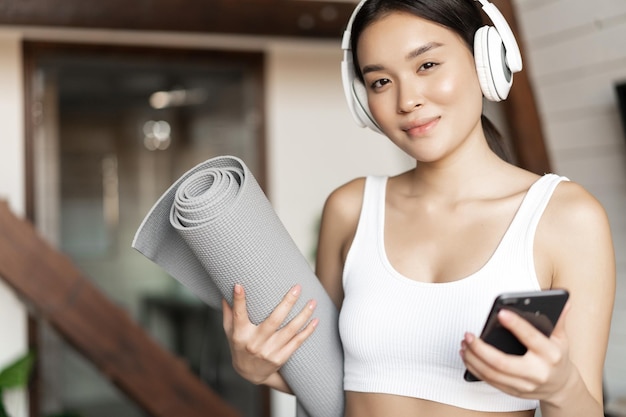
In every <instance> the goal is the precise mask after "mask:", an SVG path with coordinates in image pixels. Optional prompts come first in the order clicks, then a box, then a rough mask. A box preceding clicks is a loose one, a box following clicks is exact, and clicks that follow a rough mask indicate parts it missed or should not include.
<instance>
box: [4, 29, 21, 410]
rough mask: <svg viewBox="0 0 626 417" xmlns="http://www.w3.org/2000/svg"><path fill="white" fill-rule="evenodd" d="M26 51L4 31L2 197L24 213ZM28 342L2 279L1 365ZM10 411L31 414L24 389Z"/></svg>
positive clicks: (10, 396)
mask: <svg viewBox="0 0 626 417" xmlns="http://www.w3.org/2000/svg"><path fill="white" fill-rule="evenodd" d="M22 89H23V88H22V55H21V42H20V39H19V37H18V36H14V35H0V127H1V131H2V135H1V136H0V199H2V200H5V201H7V202H8V203H9V206H10V207H11V209H12V210H13V211H14V212H15V213H16V214H18V215H23V213H24V153H23V152H24V151H23V149H24V146H23V137H24V133H23V123H24V121H23V120H24V117H23V101H22ZM26 346H27V322H26V312H25V309H24V306H22V304H21V303H20V302H19V300H18V299H17V298H16V296H15V294H14V293H13V291H12V290H11V289H10V288H8V287H7V286H6V285H5V284H4V283H3V282H2V281H1V280H0V369H2V368H4V367H5V366H6V365H7V364H9V363H10V362H12V361H13V360H15V359H16V358H17V357H18V356H19V355H21V354H22V353H23V352H24V351H25V349H26ZM5 404H6V406H7V411H8V412H9V414H11V415H12V416H14V417H19V416H25V415H27V411H26V410H27V400H26V395H25V393H24V392H23V391H14V392H9V393H7V394H6V395H5Z"/></svg>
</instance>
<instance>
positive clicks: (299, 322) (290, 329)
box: [274, 300, 317, 344]
mask: <svg viewBox="0 0 626 417" xmlns="http://www.w3.org/2000/svg"><path fill="white" fill-rule="evenodd" d="M316 306H317V302H316V301H315V300H310V301H309V302H308V303H306V305H305V306H304V308H303V309H302V310H301V311H300V312H299V313H298V315H297V316H296V317H294V318H293V319H292V320H291V321H290V322H289V323H288V324H287V325H286V326H285V327H283V328H282V329H280V330H279V331H278V332H276V335H275V336H274V337H275V338H276V340H277V341H278V342H279V343H281V344H286V343H287V342H288V341H289V340H291V339H292V338H293V337H294V336H295V335H297V334H298V333H299V332H300V331H301V330H303V327H304V326H305V325H306V324H307V322H308V321H309V320H310V319H311V316H312V315H313V311H314V310H315V307H316Z"/></svg>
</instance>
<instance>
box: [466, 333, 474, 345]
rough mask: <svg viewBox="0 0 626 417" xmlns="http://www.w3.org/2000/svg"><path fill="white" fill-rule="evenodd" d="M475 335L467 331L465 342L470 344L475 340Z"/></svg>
mask: <svg viewBox="0 0 626 417" xmlns="http://www.w3.org/2000/svg"><path fill="white" fill-rule="evenodd" d="M474 338H475V337H474V335H473V334H471V333H465V343H467V344H470V343H472V342H473V341H474Z"/></svg>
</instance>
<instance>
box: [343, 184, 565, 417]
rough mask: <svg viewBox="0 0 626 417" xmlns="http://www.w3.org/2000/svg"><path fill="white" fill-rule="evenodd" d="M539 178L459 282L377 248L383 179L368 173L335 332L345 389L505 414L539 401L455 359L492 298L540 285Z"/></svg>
mask: <svg viewBox="0 0 626 417" xmlns="http://www.w3.org/2000/svg"><path fill="white" fill-rule="evenodd" d="M563 180H567V179H566V178H564V177H560V176H557V175H554V174H547V175H544V176H543V177H541V178H540V179H539V180H537V181H536V182H535V183H534V184H533V185H532V186H531V187H530V189H529V190H528V192H527V194H526V196H525V197H524V199H523V201H522V203H521V205H520V207H519V209H518V211H517V213H516V214H515V217H514V218H513V220H512V222H511V224H510V225H509V228H508V229H507V231H506V233H505V235H504V236H503V238H502V240H501V241H500V243H499V245H498V247H497V249H496V250H495V252H494V253H493V255H492V257H491V258H490V260H489V261H488V262H487V263H486V264H485V265H484V266H483V267H482V268H481V269H480V270H479V271H477V272H475V273H473V274H471V275H470V276H468V277H466V278H464V279H461V280H459V281H453V282H448V283H424V282H419V281H415V280H412V279H409V278H407V277H404V276H403V275H401V274H400V273H398V272H397V271H396V270H395V269H394V268H393V267H392V265H391V264H390V262H389V260H388V259H387V256H386V253H385V247H384V240H383V236H384V219H385V192H386V184H387V177H368V178H367V180H366V183H365V191H364V197H363V206H362V209H361V215H360V219H359V223H358V226H357V231H356V235H355V237H354V241H353V243H352V246H351V248H350V251H349V252H348V256H347V259H346V263H345V267H344V272H343V287H344V300H343V304H342V308H341V312H340V317H339V331H340V334H341V339H342V343H343V348H344V355H345V366H344V373H345V376H344V389H345V390H346V391H360V392H375V393H387V394H395V395H402V396H409V397H415V398H422V399H426V400H430V401H436V402H440V403H444V404H449V405H453V406H456V407H461V408H466V409H471V410H477V411H487V412H505V411H520V410H530V409H535V408H537V407H538V401H534V400H526V399H520V398H516V397H512V396H510V395H507V394H504V393H503V392H501V391H499V390H498V389H496V388H493V387H492V386H490V385H488V384H487V383H485V382H466V381H465V380H464V379H463V373H464V371H465V366H464V364H463V361H462V360H461V358H460V356H459V349H460V342H461V340H462V339H463V335H464V333H465V332H466V331H470V332H473V333H474V334H479V333H480V331H481V330H482V326H483V324H484V321H485V319H486V316H487V313H488V312H489V309H490V307H491V305H492V303H493V300H494V299H495V297H496V296H497V295H498V294H500V293H503V292H512V291H530V290H539V289H540V286H539V283H538V280H537V276H536V273H535V265H534V261H533V240H534V236H535V230H536V227H537V224H538V222H539V219H540V218H541V215H542V214H543V212H544V209H545V207H546V206H547V204H548V201H549V200H550V197H551V196H552V193H553V191H554V189H555V188H556V186H557V185H558V184H559V183H560V182H561V181H563Z"/></svg>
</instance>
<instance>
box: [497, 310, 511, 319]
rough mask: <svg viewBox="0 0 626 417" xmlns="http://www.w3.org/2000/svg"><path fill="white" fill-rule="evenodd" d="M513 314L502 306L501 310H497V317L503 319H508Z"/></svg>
mask: <svg viewBox="0 0 626 417" xmlns="http://www.w3.org/2000/svg"><path fill="white" fill-rule="evenodd" d="M512 316H513V313H511V312H510V311H509V310H507V309H505V308H503V309H502V310H500V311H498V317H499V318H501V319H503V320H510V319H511V317H512Z"/></svg>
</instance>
